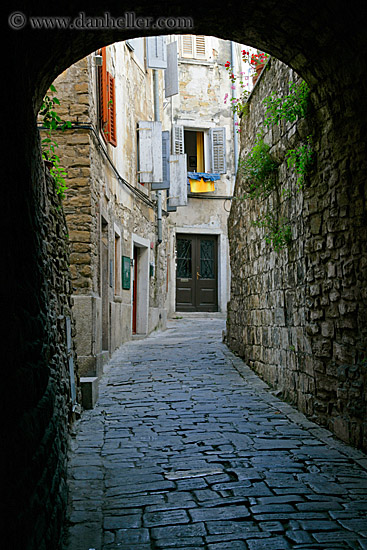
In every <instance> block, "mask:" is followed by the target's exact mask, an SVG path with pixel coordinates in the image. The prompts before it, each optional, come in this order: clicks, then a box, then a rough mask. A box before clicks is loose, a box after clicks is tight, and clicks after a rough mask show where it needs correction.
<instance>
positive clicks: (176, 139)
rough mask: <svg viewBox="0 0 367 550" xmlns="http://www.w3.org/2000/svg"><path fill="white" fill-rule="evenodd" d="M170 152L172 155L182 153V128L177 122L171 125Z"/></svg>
mask: <svg viewBox="0 0 367 550" xmlns="http://www.w3.org/2000/svg"><path fill="white" fill-rule="evenodd" d="M172 153H173V154H174V155H182V154H183V153H184V129H183V126H180V125H179V124H175V125H174V126H172Z"/></svg>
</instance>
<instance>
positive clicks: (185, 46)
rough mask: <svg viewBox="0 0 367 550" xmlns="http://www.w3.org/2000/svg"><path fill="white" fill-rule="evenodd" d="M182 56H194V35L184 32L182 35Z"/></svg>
mask: <svg viewBox="0 0 367 550" xmlns="http://www.w3.org/2000/svg"><path fill="white" fill-rule="evenodd" d="M181 57H189V58H193V57H194V37H193V35H192V34H184V35H183V36H182V37H181Z"/></svg>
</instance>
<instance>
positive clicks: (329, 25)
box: [1, 0, 367, 549]
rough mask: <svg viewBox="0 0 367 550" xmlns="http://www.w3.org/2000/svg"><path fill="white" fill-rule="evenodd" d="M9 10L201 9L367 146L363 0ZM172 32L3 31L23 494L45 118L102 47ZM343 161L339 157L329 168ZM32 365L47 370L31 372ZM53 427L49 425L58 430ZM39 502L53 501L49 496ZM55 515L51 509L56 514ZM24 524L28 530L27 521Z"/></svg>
mask: <svg viewBox="0 0 367 550" xmlns="http://www.w3.org/2000/svg"><path fill="white" fill-rule="evenodd" d="M6 11H7V15H10V14H11V13H13V12H15V11H19V12H21V13H23V14H25V15H26V17H27V18H28V17H29V16H30V15H38V16H53V15H65V16H68V17H71V18H74V17H78V15H79V14H80V12H82V11H83V12H85V13H86V14H87V15H102V14H103V13H104V12H106V11H108V12H109V13H110V14H111V15H112V16H119V15H122V14H124V13H126V12H134V13H135V14H136V15H142V16H150V17H153V18H154V19H156V18H157V17H161V16H164V17H168V16H171V17H178V16H190V17H192V19H193V22H194V28H193V29H192V30H191V31H190V32H192V33H196V34H205V35H214V36H217V37H219V38H223V39H228V40H234V41H237V42H240V43H245V44H248V45H250V46H254V47H258V48H259V49H261V50H263V51H266V52H268V53H270V54H271V55H273V56H275V57H277V58H278V59H280V60H281V61H283V62H284V63H286V64H288V65H289V66H291V67H292V68H293V69H295V70H296V71H297V72H298V73H299V74H300V75H301V76H302V77H303V78H304V79H305V80H306V81H307V82H308V83H309V84H310V85H311V87H312V90H313V94H314V97H315V101H317V102H318V103H319V105H325V109H326V110H327V111H328V113H330V115H331V119H332V121H333V129H332V130H333V132H332V136H331V139H333V140H337V141H338V143H336V144H335V148H341V147H343V146H346V144H347V143H348V139H349V136H350V135H351V133H353V135H354V140H356V139H359V140H360V145H361V151H362V150H363V143H365V139H366V138H365V136H366V130H367V108H366V101H365V98H366V95H367V79H366V59H367V56H366V53H367V52H366V50H367V47H366V46H367V33H366V32H365V29H366V19H367V17H366V13H365V12H364V13H361V12H360V2H359V1H357V0H351V1H350V2H348V5H347V7H346V4H345V2H342V1H341V0H324V1H322V2H320V1H319V0H309V1H307V2H306V1H300V0H284V1H282V2H279V1H277V2H276V1H274V0H256V1H255V0H248V1H247V2H244V3H240V2H238V1H237V2H232V1H228V2H227V3H225V4H214V5H213V3H212V2H207V1H205V2H204V1H202V2H200V3H199V2H193V1H189V2H186V3H184V4H183V5H182V6H179V5H169V4H168V3H166V2H156V3H154V4H152V3H151V2H150V1H147V0H140V2H139V5H136V4H135V3H134V2H125V3H123V4H121V3H120V2H117V1H113V2H111V1H109V2H106V3H104V4H102V5H101V4H99V7H98V8H95V7H93V5H92V4H91V3H87V2H70V1H68V2H65V3H63V4H62V5H61V6H60V5H57V6H56V7H54V6H50V5H49V4H47V3H46V2H41V1H37V0H34V1H33V2H32V3H31V4H29V3H26V2H24V1H23V2H20V3H19V4H17V5H16V9H15V8H14V6H13V5H12V6H7V10H6ZM173 32H177V33H178V34H182V30H177V31H173V29H171V28H170V29H168V30H166V31H165V30H161V31H160V32H157V31H156V29H146V30H145V29H144V31H143V32H142V31H141V30H133V31H129V32H128V33H126V32H121V31H118V30H116V29H108V30H98V31H97V30H50V29H48V30H42V31H41V30H32V29H31V28H30V26H29V23H28V24H27V25H26V26H25V27H24V29H20V30H14V29H12V28H10V26H9V25H7V28H6V30H5V32H4V34H3V37H4V39H5V40H4V48H3V63H4V66H3V71H4V74H5V75H6V76H7V78H6V79H4V81H3V107H4V109H3V120H2V129H3V139H2V145H3V150H4V153H5V154H4V159H5V160H4V164H3V169H2V176H3V178H2V181H3V197H2V198H3V201H2V204H3V210H2V216H1V223H2V235H3V236H4V237H5V239H3V240H4V241H5V246H4V253H3V258H2V260H3V266H5V268H4V283H3V294H4V313H5V318H6V321H7V327H6V332H5V333H4V335H5V336H6V345H4V357H3V364H4V373H3V380H2V383H3V387H4V388H5V392H4V398H3V400H2V403H3V406H4V410H5V412H6V414H7V416H9V417H11V421H9V423H8V426H7V430H6V432H5V436H4V441H8V442H9V443H8V445H7V453H8V459H9V463H12V462H13V463H14V464H13V468H12V469H9V472H10V473H9V476H8V477H9V479H8V481H9V484H10V487H12V486H13V487H15V491H19V490H21V479H22V476H27V472H24V471H23V472H18V478H19V479H20V481H19V479H15V477H16V475H17V471H16V466H17V461H18V456H23V455H24V453H25V454H27V453H28V454H29V456H30V459H32V454H31V450H32V449H33V448H34V446H35V442H34V440H32V441H31V443H29V442H27V443H26V442H25V440H26V435H27V437H29V439H32V437H33V434H26V432H25V431H24V428H23V430H20V429H19V426H20V424H21V422H22V419H24V417H25V416H26V415H30V414H31V413H32V411H33V410H34V409H35V408H36V407H37V406H38V401H39V400H40V399H41V397H42V395H43V394H44V392H45V389H46V387H47V384H48V379H47V373H48V370H47V361H48V356H49V354H50V348H52V346H53V342H52V341H50V337H49V334H47V330H46V329H47V326H46V328H45V325H44V324H43V321H44V319H46V318H47V310H48V308H49V307H50V305H49V303H48V301H47V296H45V295H43V293H42V282H43V276H44V273H43V271H42V267H40V266H42V264H43V262H44V261H45V257H44V255H43V252H42V250H41V248H42V246H41V245H42V243H41V242H40V235H39V226H38V218H37V216H38V212H39V209H40V208H41V207H42V206H41V205H40V204H39V203H38V199H37V197H38V195H37V186H38V176H39V172H38V166H39V163H40V149H39V141H38V133H37V129H36V124H35V120H36V113H37V111H38V109H39V107H40V104H41V100H42V97H43V96H44V93H45V92H46V90H47V89H48V87H49V85H50V84H51V82H52V81H53V80H54V79H55V78H56V77H57V76H58V75H59V74H60V73H61V72H62V71H63V70H65V69H66V68H68V67H69V66H70V65H72V64H73V63H74V62H76V61H77V60H79V59H81V58H83V57H85V56H86V55H88V54H89V53H91V52H93V51H94V50H96V49H97V48H98V47H101V46H103V45H107V44H110V43H113V42H115V41H119V40H125V39H127V38H130V37H135V36H144V35H148V34H152V35H156V34H172V33H173ZM14 161H15V162H14ZM333 162H334V161H333V159H332V158H331V160H330V163H331V164H332V163H333ZM364 163H365V161H364ZM363 170H364V172H363ZM365 170H366V166H365V164H364V165H363V164H362V163H361V164H360V165H359V166H358V174H357V173H356V172H355V173H354V176H353V177H355V178H356V179H358V181H359V182H361V181H362V179H361V178H362V177H364V176H363V174H365ZM31 371H32V372H33V371H34V372H35V373H36V374H34V375H33V374H29V373H30V372H31ZM25 374H26V376H24V375H25ZM26 396H27V399H26V398H25V397H26ZM9 413H10V414H9ZM43 429H44V432H46V431H47V426H44V427H43ZM37 438H38V441H37V444H42V441H43V434H42V430H41V431H39V433H37ZM27 445H28V448H27ZM51 468H53V469H54V470H55V471H56V470H57V469H58V468H61V466H60V465H59V464H57V463H56V464H54V465H52V466H51ZM43 475H44V472H42V471H39V476H40V478H41V477H42V476H43ZM49 484H51V481H49ZM18 496H19V495H18ZM17 502H18V503H19V502H22V503H21V505H20V508H17V509H16V510H11V513H13V514H14V515H16V516H17V517H18V518H21V520H22V521H23V525H24V524H27V525H28V527H29V522H30V521H31V519H30V518H31V517H32V514H33V515H34V509H31V508H30V507H29V502H30V499H24V501H21V500H20V499H17ZM37 505H38V507H39V506H41V507H42V503H38V504H37ZM51 516H52V514H51V512H50V514H49V518H51ZM21 520H19V525H22V521H21ZM50 521H51V520H50ZM53 521H55V526H56V527H55V530H54V537H57V532H56V531H57V525H58V523H59V518H58V520H57V521H56V520H55V518H54V520H53ZM15 525H17V524H15ZM31 527H32V526H31ZM54 540H56V538H55V539H54ZM14 548H16V546H14ZM29 548H32V549H33V547H32V546H29ZM44 548H55V546H53V542H52V541H48V542H47V541H46V542H44Z"/></svg>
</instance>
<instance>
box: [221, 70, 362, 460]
mask: <svg viewBox="0 0 367 550" xmlns="http://www.w3.org/2000/svg"><path fill="white" fill-rule="evenodd" d="M297 78H298V77H297V75H296V74H295V73H294V71H292V70H290V69H288V67H286V66H285V65H283V64H282V63H281V62H279V61H276V60H272V61H271V63H270V64H269V66H268V68H267V69H266V70H265V71H263V73H262V76H261V77H260V79H259V81H258V83H257V84H256V86H255V88H254V90H253V93H252V95H251V97H250V99H249V102H248V106H249V113H248V115H247V116H246V117H244V118H243V120H242V126H241V134H242V138H241V156H245V155H246V154H247V153H248V152H249V151H250V150H251V148H252V146H253V145H254V141H255V136H256V134H257V132H258V130H259V129H260V127H261V125H262V122H263V119H264V111H265V106H264V104H263V99H264V98H265V97H268V96H269V95H270V94H271V93H272V92H273V91H276V93H277V94H278V95H282V94H284V95H286V94H287V93H288V86H289V82H291V81H297ZM321 97H322V95H321V94H320V95H319V96H316V95H314V94H311V105H310V110H309V115H308V117H307V118H306V120H305V119H302V120H299V122H297V123H293V124H292V123H284V122H282V124H281V125H280V126H275V127H273V128H270V129H269V130H268V131H265V134H264V141H265V142H266V143H268V144H269V145H271V150H270V153H271V155H272V156H273V158H274V159H276V160H277V161H278V162H279V167H278V172H277V180H278V184H277V187H276V189H275V190H274V191H273V192H272V193H271V194H270V196H269V197H268V198H267V199H265V200H263V201H259V200H256V199H253V200H251V199H246V200H239V199H237V200H234V201H233V206H232V210H231V213H230V217H229V239H230V254H231V268H232V288H231V300H230V303H229V311H228V322H227V331H228V335H227V338H228V344H229V346H230V347H231V349H233V350H234V351H235V352H237V353H238V354H239V355H240V356H242V357H244V359H245V361H246V362H247V363H248V364H249V365H250V366H251V367H252V368H253V369H254V370H255V371H256V372H257V373H259V374H260V375H261V376H262V377H263V378H264V379H265V380H266V381H267V382H268V383H270V385H271V386H272V387H273V388H274V389H276V390H278V391H279V392H281V395H282V396H283V397H284V398H285V399H287V400H289V401H291V402H293V403H295V404H296V405H297V406H298V407H299V408H300V410H302V411H303V412H305V413H307V414H308V415H310V416H311V417H312V418H313V419H314V420H315V421H317V422H319V423H321V424H323V425H325V426H327V427H328V428H329V429H330V430H331V431H333V432H334V433H335V434H336V435H337V436H339V437H340V438H342V439H343V440H345V441H347V442H349V443H351V444H353V445H356V446H358V447H361V448H364V449H366V445H367V427H366V420H365V419H366V412H367V411H366V381H367V373H366V370H367V368H366V357H367V350H366V341H367V332H366V330H367V329H366V326H367V324H366V321H367V305H366V290H365V288H366V278H367V271H366V267H367V256H366V231H365V223H366V210H365V200H366V186H365V183H364V182H363V181H361V178H358V174H357V172H358V168H357V166H356V165H355V164H353V158H354V156H355V154H356V150H358V135H357V134H356V133H352V132H351V134H350V142H349V143H346V142H345V141H342V140H339V136H338V135H337V133H336V132H333V131H332V115H331V113H330V111H329V109H328V105H327V101H326V100H325V97H324V98H323V99H321ZM309 134H312V140H313V149H314V163H313V165H312V168H311V170H310V171H309V174H308V176H307V177H306V181H305V185H304V188H303V190H302V191H300V192H297V193H295V194H294V195H293V198H291V199H289V198H287V196H286V195H284V194H282V191H285V190H287V189H288V190H289V189H290V188H291V186H293V189H294V186H295V181H296V177H297V176H296V175H295V174H294V172H293V171H292V169H290V168H288V167H287V163H286V160H285V152H286V150H287V149H289V148H295V147H296V146H297V145H298V144H300V143H301V142H304V141H305V138H306V136H307V135H309ZM353 177H355V178H356V179H355V181H360V184H357V185H356V184H354V185H350V182H351V181H352V178H353ZM244 192H245V184H244V181H243V179H241V177H238V179H237V182H236V186H235V196H237V197H238V198H240V197H243V195H244ZM268 211H271V212H273V213H278V214H279V215H280V216H286V217H288V218H289V220H290V225H291V231H292V237H291V242H290V244H289V246H287V247H286V248H285V249H283V250H281V251H279V252H275V251H274V250H272V248H271V247H270V246H269V245H268V244H267V243H266V242H265V230H264V229H260V228H258V227H255V226H253V224H252V222H253V221H255V220H258V219H259V218H261V217H262V216H263V215H264V214H265V213H266V212H268Z"/></svg>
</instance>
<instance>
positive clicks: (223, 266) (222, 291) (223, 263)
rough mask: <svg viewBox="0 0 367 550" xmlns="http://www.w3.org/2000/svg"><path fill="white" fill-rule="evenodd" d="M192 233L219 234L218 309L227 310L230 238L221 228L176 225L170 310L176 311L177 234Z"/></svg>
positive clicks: (220, 310)
mask: <svg viewBox="0 0 367 550" xmlns="http://www.w3.org/2000/svg"><path fill="white" fill-rule="evenodd" d="M182 233H185V234H190V235H210V236H217V247H218V249H217V255H218V281H217V284H218V287H217V291H218V311H219V312H225V311H226V310H227V302H228V300H229V288H230V269H229V247H228V238H227V235H226V234H225V233H223V231H222V230H221V229H219V228H216V229H211V228H209V227H180V226H178V227H175V229H174V242H173V251H174V253H173V254H172V269H171V273H172V277H171V281H172V293H171V297H170V299H171V304H170V310H171V311H173V312H176V253H175V250H176V235H177V234H182Z"/></svg>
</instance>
